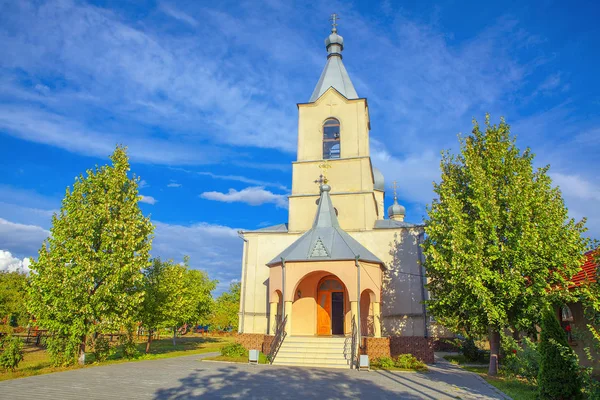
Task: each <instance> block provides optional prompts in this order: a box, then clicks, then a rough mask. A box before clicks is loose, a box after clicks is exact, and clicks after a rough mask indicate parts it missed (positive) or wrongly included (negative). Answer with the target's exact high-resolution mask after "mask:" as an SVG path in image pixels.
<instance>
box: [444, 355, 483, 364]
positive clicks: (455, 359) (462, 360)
mask: <svg viewBox="0 0 600 400" xmlns="http://www.w3.org/2000/svg"><path fill="white" fill-rule="evenodd" d="M444 359H446V360H448V361H450V362H451V363H452V364H455V365H464V364H481V365H487V364H489V362H490V356H489V354H487V355H484V359H483V360H482V361H469V360H467V359H466V357H465V356H464V355H462V354H449V355H446V356H444Z"/></svg>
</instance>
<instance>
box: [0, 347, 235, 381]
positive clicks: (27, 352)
mask: <svg viewBox="0 0 600 400" xmlns="http://www.w3.org/2000/svg"><path fill="white" fill-rule="evenodd" d="M233 340H234V337H231V336H230V337H227V336H225V337H208V336H203V337H194V336H190V337H188V336H186V337H183V338H178V339H177V341H176V342H177V345H176V346H173V342H172V340H171V339H161V340H155V341H153V342H152V346H151V348H150V353H149V354H145V353H144V352H145V350H146V342H138V344H137V348H138V351H139V352H140V356H139V357H138V358H135V359H133V360H127V359H124V358H123V355H122V352H121V349H120V348H119V347H115V350H116V351H115V353H114V354H113V355H111V356H110V357H109V358H108V360H106V361H104V362H102V363H95V362H94V356H93V355H92V354H91V353H87V354H86V363H87V364H86V366H85V367H80V366H78V365H74V366H70V367H53V366H52V363H51V362H50V356H49V355H48V353H47V352H46V350H45V349H43V348H40V347H35V346H33V345H25V347H24V349H23V350H24V354H23V361H21V363H20V364H19V368H17V369H16V370H15V371H14V372H13V371H2V372H0V381H3V380H7V379H15V378H23V377H26V376H32V375H41V374H48V373H51V372H59V371H67V370H71V369H78V368H88V367H91V366H97V365H107V364H113V363H120V362H128V361H141V360H153V359H158V358H169V357H179V356H184V355H185V356H187V355H193V354H202V353H209V352H213V351H219V350H220V348H221V346H223V345H224V344H226V343H229V342H232V341H233ZM115 344H116V342H115Z"/></svg>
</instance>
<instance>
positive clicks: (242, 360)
mask: <svg viewBox="0 0 600 400" xmlns="http://www.w3.org/2000/svg"><path fill="white" fill-rule="evenodd" d="M202 360H208V361H227V362H234V363H244V364H247V363H248V356H247V355H244V356H237V357H229V356H216V357H206V358H203V359H202ZM258 363H259V364H268V363H269V362H268V361H267V356H266V355H264V354H263V353H258Z"/></svg>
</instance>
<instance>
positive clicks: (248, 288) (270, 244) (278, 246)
mask: <svg viewBox="0 0 600 400" xmlns="http://www.w3.org/2000/svg"><path fill="white" fill-rule="evenodd" d="M299 236H300V235H297V234H288V233H283V234H282V233H252V232H247V233H245V234H244V237H245V238H246V240H248V242H247V243H246V244H245V247H246V249H247V250H246V249H245V250H246V251H245V252H244V253H247V254H245V259H244V260H242V296H243V300H242V301H240V322H239V329H242V327H243V332H245V333H266V332H267V327H268V324H269V323H268V319H267V318H268V310H269V307H268V300H269V294H268V293H269V292H268V288H269V268H268V267H267V265H266V264H267V263H268V262H269V261H271V260H272V259H273V258H274V257H276V256H277V255H278V254H279V253H281V252H282V251H283V250H285V249H286V247H288V246H289V245H291V244H292V243H293V242H294V241H295V240H296V239H298V237H299ZM246 258H247V263H246ZM242 307H244V309H242Z"/></svg>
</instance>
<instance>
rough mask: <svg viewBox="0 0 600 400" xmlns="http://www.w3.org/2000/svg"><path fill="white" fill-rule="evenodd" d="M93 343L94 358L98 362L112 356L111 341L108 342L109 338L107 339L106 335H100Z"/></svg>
mask: <svg viewBox="0 0 600 400" xmlns="http://www.w3.org/2000/svg"><path fill="white" fill-rule="evenodd" d="M92 344H93V349H92V354H93V355H94V360H95V361H96V362H102V361H106V359H107V358H108V357H109V356H110V353H111V348H110V343H109V342H108V339H106V338H105V337H104V336H98V337H97V338H96V340H95V341H94V342H93V343H92Z"/></svg>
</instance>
